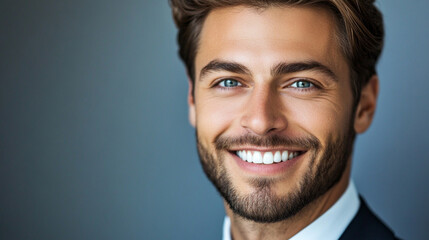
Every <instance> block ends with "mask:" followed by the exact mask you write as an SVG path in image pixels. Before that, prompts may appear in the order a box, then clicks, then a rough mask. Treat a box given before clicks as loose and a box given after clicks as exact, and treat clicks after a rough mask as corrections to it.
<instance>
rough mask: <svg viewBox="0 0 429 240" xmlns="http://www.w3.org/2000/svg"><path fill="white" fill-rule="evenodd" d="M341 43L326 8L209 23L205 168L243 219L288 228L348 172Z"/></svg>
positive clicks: (201, 141)
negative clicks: (288, 222) (286, 222)
mask: <svg viewBox="0 0 429 240" xmlns="http://www.w3.org/2000/svg"><path fill="white" fill-rule="evenodd" d="M336 34H337V33H336V24H335V20H334V18H333V16H332V15H331V13H330V12H329V11H326V10H323V9H319V8H302V7H299V8H297V7H293V8H292V7H290V8H289V7H270V8H267V9H263V10H261V9H255V8H249V7H244V6H238V7H229V8H222V9H217V10H214V11H212V12H211V13H210V14H209V15H208V17H207V19H206V20H205V22H204V25H203V28H202V32H201V35H200V41H199V47H198V52H197V56H196V60H195V69H196V75H195V76H196V80H195V84H194V88H195V95H194V97H193V96H192V95H191V94H190V96H189V99H190V100H189V103H190V119H191V123H192V124H193V125H194V126H195V127H196V130H197V139H198V151H199V154H200V158H201V162H202V164H203V168H204V170H205V172H206V174H207V175H208V176H209V178H210V179H211V181H212V182H213V183H214V184H215V186H216V187H217V188H218V190H219V191H220V193H221V194H222V196H223V197H224V198H225V200H226V201H227V202H228V204H229V206H230V208H231V209H232V210H233V211H234V212H235V213H237V214H239V215H241V216H243V217H245V218H248V219H251V220H254V221H259V222H274V221H279V220H283V219H286V218H288V217H290V216H293V215H294V214H296V213H297V212H298V211H299V210H301V209H302V208H303V207H305V206H306V205H307V204H308V203H310V202H311V201H313V200H314V199H316V198H317V197H319V196H320V195H322V194H323V193H325V192H326V191H327V190H328V189H329V188H330V187H332V185H333V184H335V183H336V182H337V181H338V180H339V178H340V177H341V175H342V173H343V172H344V169H345V167H346V165H347V161H349V157H350V152H351V148H352V142H353V138H354V131H353V111H352V105H353V104H352V101H353V97H352V90H351V84H350V78H349V76H350V73H349V67H348V65H347V62H346V60H345V58H344V57H343V55H342V54H341V52H340V47H339V45H338V42H337V37H336V36H337V35H336ZM249 159H251V160H250V161H251V162H249Z"/></svg>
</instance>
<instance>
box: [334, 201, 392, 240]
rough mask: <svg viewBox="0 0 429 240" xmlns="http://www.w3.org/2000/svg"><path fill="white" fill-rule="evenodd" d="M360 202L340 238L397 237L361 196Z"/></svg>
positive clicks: (343, 239) (346, 239) (349, 239)
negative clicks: (357, 209)
mask: <svg viewBox="0 0 429 240" xmlns="http://www.w3.org/2000/svg"><path fill="white" fill-rule="evenodd" d="M360 202H361V203H360V207H359V211H358V212H357V214H356V216H355V217H354V218H353V220H352V221H351V222H350V224H349V226H348V227H347V228H346V230H345V231H344V233H343V234H342V235H341V237H340V240H352V239H381V240H383V239H386V240H387V239H398V238H396V237H395V234H394V233H393V231H392V230H391V229H390V228H389V227H387V225H386V224H384V223H383V222H382V221H381V220H380V218H378V217H377V216H376V215H375V214H374V213H373V212H372V211H371V210H370V209H369V207H368V205H367V204H366V202H365V200H364V199H363V198H362V197H360Z"/></svg>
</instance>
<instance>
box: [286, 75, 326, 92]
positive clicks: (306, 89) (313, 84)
mask: <svg viewBox="0 0 429 240" xmlns="http://www.w3.org/2000/svg"><path fill="white" fill-rule="evenodd" d="M298 82H306V83H309V84H311V86H309V87H306V88H299V87H292V85H293V84H297V83H298ZM287 88H293V89H295V90H297V91H301V92H308V91H314V90H317V89H320V87H319V85H317V84H316V83H314V81H311V80H309V79H305V78H300V79H295V80H294V81H293V82H292V84H289V85H288V86H287Z"/></svg>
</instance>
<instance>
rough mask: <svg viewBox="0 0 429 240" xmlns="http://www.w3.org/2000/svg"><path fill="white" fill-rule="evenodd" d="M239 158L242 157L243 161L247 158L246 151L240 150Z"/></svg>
mask: <svg viewBox="0 0 429 240" xmlns="http://www.w3.org/2000/svg"><path fill="white" fill-rule="evenodd" d="M241 159H243V160H244V161H246V160H247V153H246V151H244V150H243V151H241Z"/></svg>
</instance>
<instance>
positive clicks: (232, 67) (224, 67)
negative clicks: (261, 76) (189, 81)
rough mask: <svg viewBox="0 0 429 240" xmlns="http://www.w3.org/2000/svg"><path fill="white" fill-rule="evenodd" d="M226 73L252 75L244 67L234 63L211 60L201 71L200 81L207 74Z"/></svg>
mask: <svg viewBox="0 0 429 240" xmlns="http://www.w3.org/2000/svg"><path fill="white" fill-rule="evenodd" d="M216 71H227V72H232V73H238V74H247V75H252V74H251V72H250V70H249V69H248V68H247V67H245V66H244V65H242V64H240V63H236V62H230V61H221V60H213V61H211V62H209V63H208V64H207V65H206V66H204V67H203V69H201V72H200V79H201V78H203V77H204V76H205V75H206V74H207V73H209V72H216Z"/></svg>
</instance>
